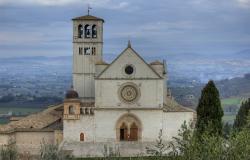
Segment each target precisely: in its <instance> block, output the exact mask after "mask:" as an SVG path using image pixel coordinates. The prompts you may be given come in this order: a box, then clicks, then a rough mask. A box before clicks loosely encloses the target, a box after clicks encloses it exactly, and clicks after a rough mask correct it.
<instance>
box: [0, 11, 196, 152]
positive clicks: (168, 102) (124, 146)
mask: <svg viewBox="0 0 250 160" xmlns="http://www.w3.org/2000/svg"><path fill="white" fill-rule="evenodd" d="M72 21H73V71H72V77H73V82H72V83H73V86H72V88H71V89H70V90H69V91H67V93H66V95H65V99H64V101H63V102H62V104H59V105H55V106H49V107H48V109H45V110H44V111H41V112H39V113H35V114H31V115H29V116H27V117H23V118H20V119H15V118H13V119H12V121H11V122H10V123H8V124H6V125H2V126H0V145H13V144H14V145H16V146H17V149H18V152H20V153H29V154H37V153H38V152H39V147H40V143H41V141H45V142H46V143H47V144H58V145H59V147H60V149H62V150H65V151H67V152H69V153H71V154H72V155H74V156H75V157H86V156H100V157H101V156H104V152H107V153H110V152H111V151H112V152H119V155H121V156H136V155H138V154H145V155H146V150H145V149H146V147H148V146H150V145H153V144H154V143H155V141H156V139H157V138H158V135H159V133H160V132H162V138H163V140H164V141H166V142H167V141H170V140H171V139H172V137H173V136H177V135H178V130H179V129H180V127H181V125H182V124H183V123H184V121H186V122H194V121H195V117H196V113H195V111H193V110H191V109H189V108H185V107H183V106H181V105H179V104H178V103H177V102H175V100H174V98H173V97H172V96H171V93H170V90H169V89H168V86H167V79H168V75H167V66H166V63H165V61H163V60H157V61H154V62H146V61H145V60H144V59H143V57H141V56H140V54H139V53H137V52H136V50H134V48H133V45H132V44H131V43H130V41H129V42H128V44H126V45H124V46H126V48H124V50H123V51H122V52H121V53H120V54H119V55H118V56H117V58H115V59H114V60H113V61H112V62H111V63H107V62H105V61H104V60H103V24H104V20H103V19H102V18H98V17H95V16H91V15H85V16H81V17H76V18H73V19H72Z"/></svg>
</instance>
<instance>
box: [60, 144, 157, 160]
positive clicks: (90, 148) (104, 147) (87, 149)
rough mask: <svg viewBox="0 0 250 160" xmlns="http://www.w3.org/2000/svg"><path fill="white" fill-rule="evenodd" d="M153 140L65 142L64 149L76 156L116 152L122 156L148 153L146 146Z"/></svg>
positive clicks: (102, 155)
mask: <svg viewBox="0 0 250 160" xmlns="http://www.w3.org/2000/svg"><path fill="white" fill-rule="evenodd" d="M154 144H155V143H154V142H153V143H152V142H98V143H93V142H64V143H63V144H62V148H61V149H62V150H64V151H67V152H71V153H72V155H73V156H75V157H104V156H105V155H107V154H108V155H109V154H110V153H116V154H118V155H119V156H121V157H136V156H139V155H147V154H146V147H150V146H153V145H154Z"/></svg>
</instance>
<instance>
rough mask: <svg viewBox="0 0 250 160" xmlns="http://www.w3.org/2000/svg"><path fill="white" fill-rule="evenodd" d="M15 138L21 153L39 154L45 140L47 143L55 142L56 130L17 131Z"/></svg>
mask: <svg viewBox="0 0 250 160" xmlns="http://www.w3.org/2000/svg"><path fill="white" fill-rule="evenodd" d="M15 140H16V146H17V150H18V152H19V153H29V154H30V155H37V154H39V151H40V146H41V142H42V141H43V140H44V141H45V143H46V144H54V132H16V133H15Z"/></svg>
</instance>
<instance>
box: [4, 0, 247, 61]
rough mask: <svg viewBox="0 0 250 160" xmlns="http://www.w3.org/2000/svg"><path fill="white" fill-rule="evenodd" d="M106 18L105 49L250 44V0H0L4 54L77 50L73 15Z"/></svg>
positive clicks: (170, 50)
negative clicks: (129, 45)
mask: <svg viewBox="0 0 250 160" xmlns="http://www.w3.org/2000/svg"><path fill="white" fill-rule="evenodd" d="M87 4H90V5H91V7H92V8H93V9H92V10H91V14H92V15H94V16H97V17H101V18H103V19H105V24H104V53H108V54H119V53H120V52H121V51H122V50H123V49H124V48H125V47H126V45H127V41H128V39H130V40H131V41H132V46H133V47H134V48H135V49H136V50H137V51H138V52H139V53H141V54H143V55H146V56H148V55H155V56H158V55H164V54H178V53H183V54H188V53H198V54H226V53H234V52H239V51H241V50H245V49H250V0H0V57H13V56H18V57H23V56H65V55H72V21H71V19H72V18H73V17H77V16H82V15H85V14H86V13H87Z"/></svg>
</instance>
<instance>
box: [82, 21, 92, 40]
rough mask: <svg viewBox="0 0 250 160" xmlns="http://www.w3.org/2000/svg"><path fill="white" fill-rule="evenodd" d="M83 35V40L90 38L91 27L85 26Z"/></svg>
mask: <svg viewBox="0 0 250 160" xmlns="http://www.w3.org/2000/svg"><path fill="white" fill-rule="evenodd" d="M84 35H85V38H90V37H91V27H90V25H88V24H86V25H85V26H84Z"/></svg>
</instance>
